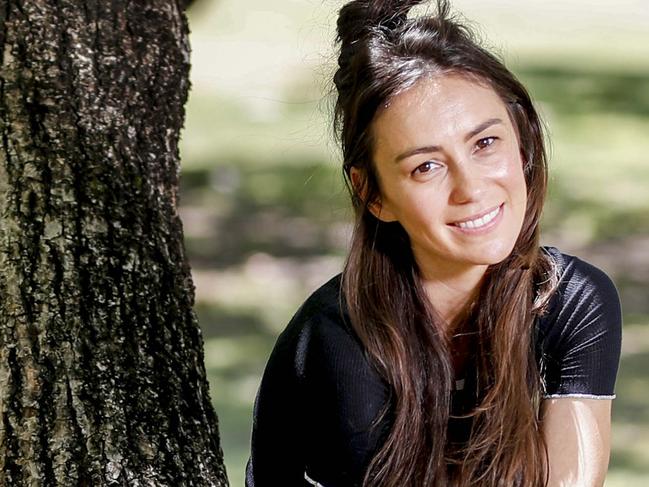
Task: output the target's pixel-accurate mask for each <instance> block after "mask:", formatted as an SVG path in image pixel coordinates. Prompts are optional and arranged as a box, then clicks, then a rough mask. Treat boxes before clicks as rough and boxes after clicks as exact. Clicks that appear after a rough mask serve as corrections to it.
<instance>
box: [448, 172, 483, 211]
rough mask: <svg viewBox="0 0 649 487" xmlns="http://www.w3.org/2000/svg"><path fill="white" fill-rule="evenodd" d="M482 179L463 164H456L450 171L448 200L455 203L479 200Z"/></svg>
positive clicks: (481, 190) (481, 191)
mask: <svg viewBox="0 0 649 487" xmlns="http://www.w3.org/2000/svg"><path fill="white" fill-rule="evenodd" d="M484 188H485V186H484V181H483V180H482V178H481V176H480V174H477V173H474V172H472V171H471V170H470V168H468V167H466V165H464V164H456V165H454V168H453V169H452V171H451V192H450V196H449V199H450V202H451V203H452V204H455V205H461V204H466V203H472V202H475V201H479V200H480V198H481V197H482V194H483V192H484Z"/></svg>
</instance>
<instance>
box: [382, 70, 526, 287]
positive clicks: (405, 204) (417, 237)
mask: <svg viewBox="0 0 649 487" xmlns="http://www.w3.org/2000/svg"><path fill="white" fill-rule="evenodd" d="M372 131H373V136H374V140H375V145H374V148H375V149H374V154H373V156H374V163H375V168H376V171H377V174H378V180H379V188H380V200H379V201H378V202H377V203H376V204H374V205H372V206H371V209H372V213H373V214H374V215H375V216H376V217H378V218H379V219H381V220H383V221H398V222H399V223H400V224H401V225H402V226H403V228H404V229H405V230H406V232H407V233H408V235H409V237H410V241H411V245H412V250H413V253H414V255H415V258H416V260H417V263H418V265H419V267H420V269H421V270H422V271H423V272H424V276H431V277H433V276H442V275H448V274H452V273H456V272H461V271H464V270H466V269H467V268H469V267H475V266H486V265H490V264H495V263H498V262H501V261H502V260H504V259H505V258H506V257H507V256H508V255H509V254H510V253H511V251H512V249H513V247H514V244H515V242H516V239H517V238H518V235H519V233H520V231H521V226H522V224H523V218H524V216H525V208H526V203H527V192H526V184H525V179H524V175H523V160H522V156H521V150H520V148H519V144H518V139H517V136H516V130H515V128H514V126H513V125H512V122H511V120H510V118H509V116H508V113H507V109H506V108H505V105H504V104H503V102H502V101H501V99H500V98H499V97H498V95H497V94H496V93H495V92H494V91H493V89H492V88H490V87H487V86H483V85H481V84H477V83H476V82H473V81H469V80H467V79H465V78H462V77H459V76H457V75H444V76H436V77H432V78H426V79H423V80H421V81H420V82H419V83H417V84H416V85H415V86H414V87H412V88H411V89H409V90H408V91H406V92H403V93H401V94H399V95H398V96H396V97H395V98H394V99H393V100H391V103H390V105H389V106H388V107H387V108H385V109H383V110H382V111H381V112H379V114H377V118H376V119H375V121H374V123H373V127H372Z"/></svg>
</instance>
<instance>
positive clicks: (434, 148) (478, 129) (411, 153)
mask: <svg viewBox="0 0 649 487" xmlns="http://www.w3.org/2000/svg"><path fill="white" fill-rule="evenodd" d="M499 123H503V121H502V120H501V119H500V118H490V119H488V120H485V121H484V122H482V123H481V124H480V125H478V126H477V127H475V128H474V129H472V130H471V131H469V132H468V133H467V134H466V135H465V136H464V141H465V142H468V141H469V139H471V138H472V137H475V136H476V135H478V134H479V133H480V132H482V131H483V130H486V129H488V128H489V127H491V126H492V125H496V124H499ZM441 150H442V146H441V145H426V146H423V147H416V148H414V149H408V150H407V151H406V152H404V153H402V154H399V155H398V156H397V157H396V158H395V159H394V162H395V163H398V162H401V161H402V160H403V159H406V158H408V157H411V156H415V155H417V154H427V153H430V152H439V151H441Z"/></svg>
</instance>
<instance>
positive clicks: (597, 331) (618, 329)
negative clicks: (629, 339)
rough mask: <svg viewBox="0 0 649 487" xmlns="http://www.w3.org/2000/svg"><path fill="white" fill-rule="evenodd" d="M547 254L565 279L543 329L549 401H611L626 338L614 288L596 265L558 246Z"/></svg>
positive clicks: (556, 293) (542, 353) (541, 332)
mask: <svg viewBox="0 0 649 487" xmlns="http://www.w3.org/2000/svg"><path fill="white" fill-rule="evenodd" d="M548 252H549V253H550V254H551V255H552V256H553V257H554V258H555V259H556V261H557V263H558V264H559V267H560V273H561V274H560V275H561V278H560V283H559V286H558V288H557V290H556V292H555V295H554V296H553V298H552V304H551V306H550V310H549V312H548V315H546V316H545V317H543V318H542V319H541V320H540V326H539V328H540V330H539V332H540V333H539V338H540V344H541V349H542V351H541V374H542V377H543V379H544V387H545V397H546V398H552V397H586V398H602V399H612V398H614V397H615V380H616V376H617V370H618V365H619V360H620V348H621V340H622V316H621V309H620V300H619V297H618V294H617V291H616V289H615V286H614V285H613V282H612V281H611V279H610V278H609V277H608V276H607V275H606V274H605V273H604V272H602V271H601V270H600V269H598V268H597V267H595V266H593V265H591V264H589V263H587V262H584V261H583V260H581V259H579V258H577V257H574V256H571V255H566V254H562V253H560V252H559V251H558V250H557V249H554V248H549V249H548Z"/></svg>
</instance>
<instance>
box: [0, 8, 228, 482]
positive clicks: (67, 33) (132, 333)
mask: <svg viewBox="0 0 649 487" xmlns="http://www.w3.org/2000/svg"><path fill="white" fill-rule="evenodd" d="M0 56H1V66H2V68H1V69H2V71H1V78H0V135H1V141H2V142H1V145H0V421H1V423H0V485H3V486H28V485H29V486H55V485H56V486H65V487H69V486H104V485H105V486H109V485H120V486H123V485H129V486H153V485H155V486H163V485H164V486H173V487H176V486H226V485H228V481H227V479H226V475H225V470H224V466H223V457H222V452H221V448H220V440H219V432H218V424H217V418H216V414H215V413H214V409H213V407H212V404H211V402H210V398H209V395H208V383H207V380H206V375H205V368H204V365H203V342H202V338H201V333H200V330H199V327H198V323H197V319H196V315H195V313H194V311H193V310H192V307H193V304H194V288H193V284H192V279H191V275H190V270H189V266H188V263H187V258H186V255H185V251H184V244H183V230H182V225H181V222H180V219H179V215H178V213H177V209H176V201H177V192H178V173H179V156H178V139H179V133H180V129H181V127H182V125H183V121H184V104H185V101H186V99H187V93H188V88H189V80H188V75H189V44H188V29H187V23H186V18H185V14H184V12H183V11H182V9H181V8H180V6H179V2H177V1H175V0H159V1H137V2H127V1H120V0H115V1H111V2H97V1H92V0H87V1H76V0H75V1H56V2H55V1H51V0H25V1H23V0H6V1H2V2H0Z"/></svg>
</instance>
